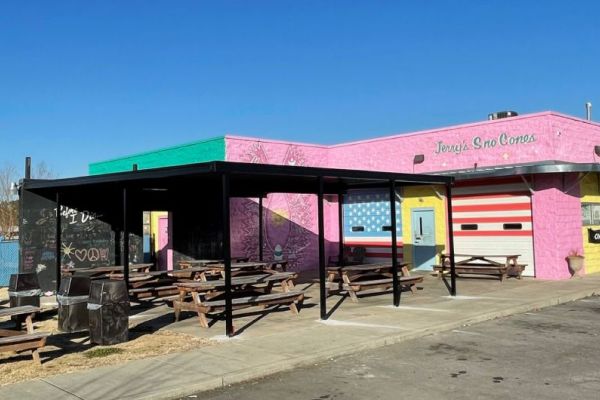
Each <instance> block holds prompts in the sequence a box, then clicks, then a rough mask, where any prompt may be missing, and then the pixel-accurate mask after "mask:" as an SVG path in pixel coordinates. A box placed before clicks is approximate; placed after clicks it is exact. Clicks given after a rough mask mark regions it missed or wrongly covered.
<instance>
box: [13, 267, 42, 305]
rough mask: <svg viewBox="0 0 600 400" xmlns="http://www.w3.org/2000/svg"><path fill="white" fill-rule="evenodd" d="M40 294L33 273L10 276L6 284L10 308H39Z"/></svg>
mask: <svg viewBox="0 0 600 400" xmlns="http://www.w3.org/2000/svg"><path fill="white" fill-rule="evenodd" d="M41 294H42V290H41V289H40V284H39V282H38V279H37V274H36V273H35V272H32V273H20V274H11V276H10V280H9V283H8V297H9V304H10V306H11V307H19V306H35V307H39V306H40V295H41Z"/></svg>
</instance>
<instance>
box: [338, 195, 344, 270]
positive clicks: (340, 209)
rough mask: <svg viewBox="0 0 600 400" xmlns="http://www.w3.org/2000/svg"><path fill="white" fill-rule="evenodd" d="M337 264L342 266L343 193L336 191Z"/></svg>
mask: <svg viewBox="0 0 600 400" xmlns="http://www.w3.org/2000/svg"><path fill="white" fill-rule="evenodd" d="M338 235H339V238H340V241H339V254H340V255H339V257H338V260H339V265H340V267H343V266H344V194H343V193H341V192H340V193H338Z"/></svg>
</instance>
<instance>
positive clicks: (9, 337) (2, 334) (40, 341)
mask: <svg viewBox="0 0 600 400" xmlns="http://www.w3.org/2000/svg"><path fill="white" fill-rule="evenodd" d="M40 311H41V308H39V307H34V306H19V307H9V308H0V318H7V317H14V316H25V326H26V328H27V331H26V332H22V331H21V322H20V320H17V321H16V328H17V329H16V330H9V329H0V352H22V351H27V350H31V356H32V358H33V361H34V362H35V363H36V364H39V365H41V363H42V361H41V360H40V355H39V353H38V349H39V348H42V347H44V346H45V345H46V337H48V336H49V335H50V333H49V332H34V329H33V316H34V315H35V313H38V312H40Z"/></svg>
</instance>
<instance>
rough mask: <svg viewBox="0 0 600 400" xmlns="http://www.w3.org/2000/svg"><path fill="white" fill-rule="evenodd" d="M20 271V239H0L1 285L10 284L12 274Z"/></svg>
mask: <svg viewBox="0 0 600 400" xmlns="http://www.w3.org/2000/svg"><path fill="white" fill-rule="evenodd" d="M17 272H19V241H18V240H0V287H3V286H8V281H9V279H10V275H11V274H16V273H17Z"/></svg>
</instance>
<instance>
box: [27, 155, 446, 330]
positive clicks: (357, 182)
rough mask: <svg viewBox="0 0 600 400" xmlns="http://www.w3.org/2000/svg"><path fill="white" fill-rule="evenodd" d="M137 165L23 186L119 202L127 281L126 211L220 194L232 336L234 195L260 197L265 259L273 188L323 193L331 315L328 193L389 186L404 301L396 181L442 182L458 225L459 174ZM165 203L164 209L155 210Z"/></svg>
mask: <svg viewBox="0 0 600 400" xmlns="http://www.w3.org/2000/svg"><path fill="white" fill-rule="evenodd" d="M132 167H133V170H132V171H129V172H120V173H113V174H105V175H92V176H82V177H75V178H66V179H53V180H35V179H24V180H23V181H22V184H21V189H22V190H26V191H30V192H32V193H35V194H38V195H41V196H43V197H46V198H49V199H52V200H54V201H56V206H57V209H60V206H61V205H62V204H64V203H63V202H64V201H65V199H67V201H68V199H71V200H72V199H76V200H77V206H76V207H75V208H77V207H81V206H82V205H84V204H86V202H91V201H98V199H102V202H104V203H109V204H111V205H112V209H113V210H114V212H115V213H119V214H120V216H122V220H123V225H122V228H123V230H122V231H123V246H122V248H123V252H122V254H121V262H122V265H123V266H124V275H125V276H124V278H125V281H126V282H127V283H129V268H128V266H129V230H128V228H127V215H128V213H131V212H133V211H138V212H141V211H144V210H152V209H160V207H161V204H164V201H165V199H168V198H169V197H170V196H171V197H172V196H177V195H182V194H183V193H187V195H190V194H192V193H193V194H195V195H202V196H214V197H215V198H216V199H218V198H220V201H221V202H222V232H223V253H224V254H223V259H224V264H225V277H224V278H225V304H226V311H225V314H226V334H227V335H228V336H232V335H234V328H233V316H232V314H233V310H232V296H231V249H230V212H229V211H230V210H229V200H230V199H231V198H233V197H244V198H258V199H259V258H260V259H261V260H262V248H263V238H262V236H263V235H262V233H263V229H262V223H263V221H262V220H263V218H262V212H263V207H262V198H263V197H265V196H266V195H267V194H269V193H303V194H315V195H317V199H318V201H317V207H318V231H319V232H318V242H319V281H320V314H321V319H327V317H328V313H327V305H326V297H327V296H326V288H325V274H326V265H325V235H324V215H323V214H324V212H323V200H324V196H325V195H336V196H338V199H343V195H344V194H345V193H347V191H348V190H351V189H365V188H372V189H374V188H387V189H389V193H390V209H391V223H392V226H391V236H392V271H393V273H392V276H393V279H394V296H393V303H394V305H395V306H398V305H399V304H400V291H401V290H400V285H399V283H398V265H397V237H396V236H397V234H396V202H395V201H394V200H395V193H396V187H397V186H413V185H442V186H445V188H446V198H447V202H446V206H447V221H448V227H452V200H451V197H452V196H451V187H452V184H453V182H454V178H453V177H450V176H439V175H417V174H403V173H394V172H380V171H363V170H350V169H334V168H315V167H299V166H282V165H271V164H254V163H239V162H227V161H212V162H206V163H198V164H187V165H183V166H174V167H163V168H155V169H145V170H137V167H136V166H132ZM342 203H343V202H342V201H339V202H338V204H339V207H338V217H339V234H340V238H341V237H343V235H342V234H343V225H342ZM156 207H158V208H156ZM60 225H61V223H60V218H57V224H56V254H57V257H56V270H57V286H58V285H59V284H60V273H61V265H60V264H61V257H60V254H61V253H60V251H61V238H60V232H61V226H60ZM448 247H449V249H448V250H449V252H450V254H453V253H454V238H453V233H452V229H449V230H448ZM339 252H340V260H343V257H342V254H343V241H342V240H340V241H339ZM450 260H451V284H450V293H451V295H455V294H456V279H455V269H454V259H453V257H450Z"/></svg>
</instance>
